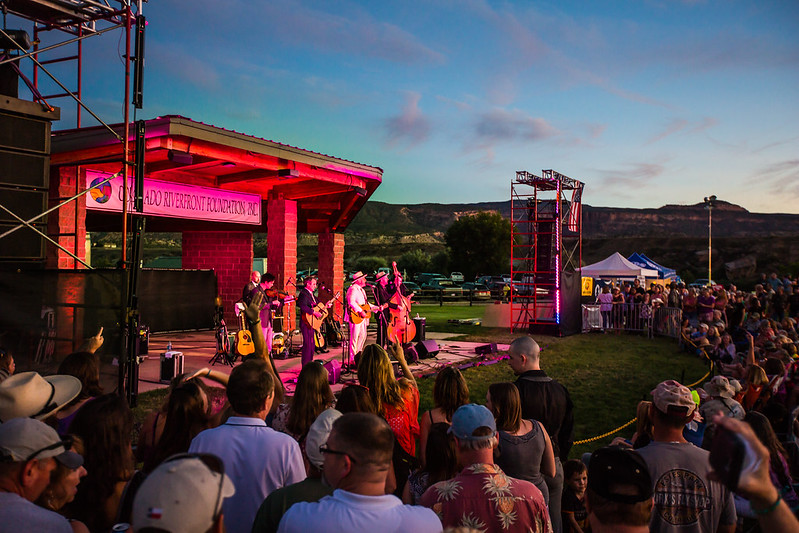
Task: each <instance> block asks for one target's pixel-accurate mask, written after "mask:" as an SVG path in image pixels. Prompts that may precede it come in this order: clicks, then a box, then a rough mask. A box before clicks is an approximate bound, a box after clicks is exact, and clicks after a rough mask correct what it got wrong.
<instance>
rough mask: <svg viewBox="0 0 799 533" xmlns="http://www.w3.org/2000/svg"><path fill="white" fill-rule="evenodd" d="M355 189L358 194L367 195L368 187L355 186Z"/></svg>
mask: <svg viewBox="0 0 799 533" xmlns="http://www.w3.org/2000/svg"><path fill="white" fill-rule="evenodd" d="M353 190H354V191H355V194H357V195H358V196H366V189H365V188H363V187H353Z"/></svg>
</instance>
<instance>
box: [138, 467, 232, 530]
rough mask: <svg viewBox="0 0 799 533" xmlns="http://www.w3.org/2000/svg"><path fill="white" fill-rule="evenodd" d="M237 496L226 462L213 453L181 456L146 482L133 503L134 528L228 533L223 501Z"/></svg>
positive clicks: (157, 471) (158, 468)
mask: <svg viewBox="0 0 799 533" xmlns="http://www.w3.org/2000/svg"><path fill="white" fill-rule="evenodd" d="M235 493H236V488H235V487H234V486H233V482H232V481H231V480H230V478H229V477H228V476H227V474H225V469H224V464H223V463H222V460H221V459H220V458H219V457H217V456H215V455H211V454H178V455H174V456H172V457H170V458H168V459H167V460H166V461H164V462H163V463H161V464H160V465H159V466H158V467H157V468H156V469H155V470H153V471H152V472H151V473H150V475H148V476H147V479H145V480H144V482H143V483H142V485H141V487H139V490H138V491H137V492H136V497H135V498H134V500H133V512H132V519H131V520H132V522H133V524H132V526H133V531H134V532H138V531H141V530H143V529H145V528H153V529H155V530H157V531H165V532H169V533H184V532H185V533H206V532H208V533H210V532H221V531H224V526H223V521H222V502H223V501H224V500H225V498H229V497H230V496H233V495H234V494H235Z"/></svg>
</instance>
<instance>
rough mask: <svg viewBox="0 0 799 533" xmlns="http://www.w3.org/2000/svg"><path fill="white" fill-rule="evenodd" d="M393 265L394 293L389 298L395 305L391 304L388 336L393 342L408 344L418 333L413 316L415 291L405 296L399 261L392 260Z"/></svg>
mask: <svg viewBox="0 0 799 533" xmlns="http://www.w3.org/2000/svg"><path fill="white" fill-rule="evenodd" d="M391 266H392V267H394V294H393V295H391V299H390V300H389V301H390V302H391V303H392V304H393V305H391V306H389V312H390V315H391V317H390V318H389V320H388V326H387V327H386V336H387V337H388V340H390V341H391V342H399V343H401V344H407V343H409V342H411V340H412V339H413V337H414V336H415V335H416V324H414V323H413V319H412V318H411V298H412V297H413V293H411V294H409V295H408V296H403V294H402V284H401V283H400V282H399V280H400V279H401V276H400V273H399V270H397V262H396V261H394V262H392V263H391ZM395 307H396V308H395Z"/></svg>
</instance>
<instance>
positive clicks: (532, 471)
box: [486, 383, 565, 506]
mask: <svg viewBox="0 0 799 533" xmlns="http://www.w3.org/2000/svg"><path fill="white" fill-rule="evenodd" d="M486 406H487V407H488V409H489V410H490V411H491V413H492V414H493V415H494V419H495V421H496V424H497V429H498V430H499V431H498V436H499V445H498V447H497V451H498V456H497V457H496V458H495V462H496V464H497V466H499V467H500V468H501V469H502V471H503V472H505V473H506V474H507V475H509V476H510V477H513V478H516V479H523V480H525V481H529V482H530V483H532V484H534V485H535V486H536V487H538V490H540V491H541V494H542V495H543V496H544V502H546V504H547V506H549V489H548V488H547V484H546V480H545V478H544V476H547V477H550V478H551V477H554V476H555V454H554V452H553V451H552V442H551V441H550V439H549V435H547V432H546V430H545V429H544V426H542V425H541V423H540V422H538V421H536V420H532V419H531V420H526V419H523V418H522V406H521V400H520V399H519V390H518V389H517V388H516V385H514V384H513V383H494V384H492V385H490V386H489V387H488V393H486ZM564 479H565V473H564Z"/></svg>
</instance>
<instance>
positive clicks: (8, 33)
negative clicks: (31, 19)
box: [0, 30, 33, 50]
mask: <svg viewBox="0 0 799 533" xmlns="http://www.w3.org/2000/svg"><path fill="white" fill-rule="evenodd" d="M3 31H4V32H5V35H2V34H0V48H2V49H4V50H30V48H31V46H33V44H32V43H31V38H30V36H29V35H28V32H26V31H25V30H3Z"/></svg>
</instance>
